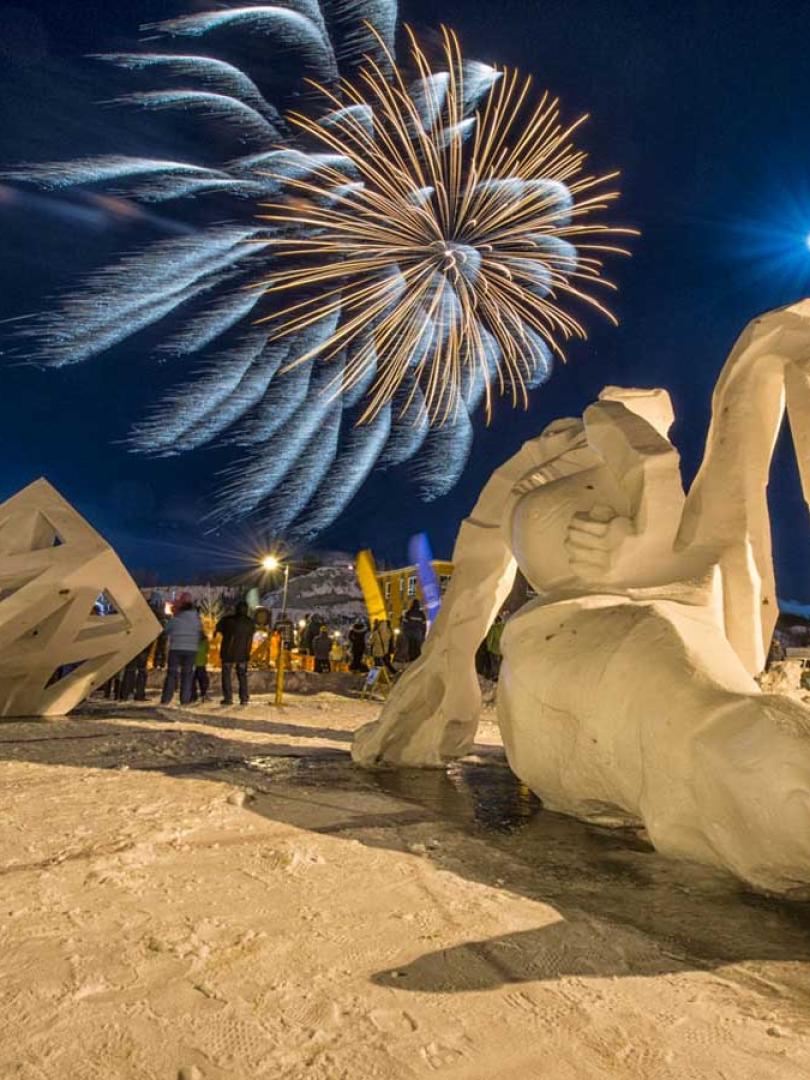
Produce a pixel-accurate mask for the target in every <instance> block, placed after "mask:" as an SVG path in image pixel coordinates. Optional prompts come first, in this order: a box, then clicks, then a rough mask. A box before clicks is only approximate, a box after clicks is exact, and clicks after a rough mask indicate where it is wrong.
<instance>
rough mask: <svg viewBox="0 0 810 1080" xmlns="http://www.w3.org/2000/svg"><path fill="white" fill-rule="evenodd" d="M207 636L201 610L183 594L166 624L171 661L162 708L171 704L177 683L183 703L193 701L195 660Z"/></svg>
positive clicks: (161, 698) (167, 670)
mask: <svg viewBox="0 0 810 1080" xmlns="http://www.w3.org/2000/svg"><path fill="white" fill-rule="evenodd" d="M204 636H205V635H204V632H203V627H202V620H201V619H200V613H199V611H197V609H196V608H195V607H194V605H193V604H192V602H191V596H190V594H189V593H182V595H181V596H180V599H179V600H178V601H177V607H176V608H175V612H174V615H172V617H171V619H169V621H168V622H167V623H166V637H167V638H168V639H169V659H168V665H167V669H166V680H165V682H164V683H163V693H162V694H161V696H160V701H161V704H162V705H168V704H169V702H170V701H171V700H172V698H173V697H174V691H175V689H176V688H177V684H178V683H179V684H180V704H181V705H188V703H189V702H190V701H191V686H192V682H193V681H194V660H195V657H196V656H197V649H198V647H199V644H200V638H202V637H204Z"/></svg>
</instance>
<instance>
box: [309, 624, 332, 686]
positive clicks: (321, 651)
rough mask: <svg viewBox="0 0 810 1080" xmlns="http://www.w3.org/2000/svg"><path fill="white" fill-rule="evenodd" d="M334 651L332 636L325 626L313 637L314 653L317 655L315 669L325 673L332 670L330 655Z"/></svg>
mask: <svg viewBox="0 0 810 1080" xmlns="http://www.w3.org/2000/svg"><path fill="white" fill-rule="evenodd" d="M331 652H332V638H331V637H330V636H329V631H328V630H327V629H326V627H325V626H322V627H321V629H320V632H319V633H318V634H316V635H315V637H314V638H313V639H312V654H313V656H314V657H315V670H316V671H318V672H320V673H321V674H324V673H325V672H327V671H330V670H331V668H330V666H329V657H330V654H331Z"/></svg>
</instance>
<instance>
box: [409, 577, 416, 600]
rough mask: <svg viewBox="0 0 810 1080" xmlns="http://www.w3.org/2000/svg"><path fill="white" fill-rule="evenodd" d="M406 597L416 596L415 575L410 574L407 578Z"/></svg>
mask: <svg viewBox="0 0 810 1080" xmlns="http://www.w3.org/2000/svg"><path fill="white" fill-rule="evenodd" d="M408 596H416V575H415V574H411V576H410V577H409V578H408Z"/></svg>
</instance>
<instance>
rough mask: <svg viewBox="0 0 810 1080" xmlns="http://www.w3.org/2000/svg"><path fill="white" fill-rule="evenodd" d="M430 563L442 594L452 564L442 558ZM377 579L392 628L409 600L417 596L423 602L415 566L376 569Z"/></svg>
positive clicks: (397, 623) (450, 575) (451, 570)
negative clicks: (397, 568) (396, 568)
mask: <svg viewBox="0 0 810 1080" xmlns="http://www.w3.org/2000/svg"><path fill="white" fill-rule="evenodd" d="M431 565H432V566H433V569H434V570H435V571H436V577H437V578H438V579H439V586H440V588H441V591H442V595H444V592H445V590H446V589H447V586H448V585H449V584H450V578H451V577H452V575H453V564H452V563H451V562H448V561H446V560H444V559H434V560H433V562H432V564H431ZM377 580H378V581H379V583H380V589H381V590H382V594H383V599H384V600H385V607H386V610H387V611H388V618H389V619H390V620H391V626H392V627H393V628H394V629H396V628H397V627H398V626H399V624H400V621H401V619H402V613H403V612H404V611H406V610H407V608H408V605H409V604H410V602H411V600H413V599H414V598H417V599H419V600H421V601H422V603H423V604H424V602H425V598H424V596H423V595H422V590H421V589H420V587H419V577H418V575H417V572H416V567H415V566H404V567H402V569H400V570H379V569H378V570H377Z"/></svg>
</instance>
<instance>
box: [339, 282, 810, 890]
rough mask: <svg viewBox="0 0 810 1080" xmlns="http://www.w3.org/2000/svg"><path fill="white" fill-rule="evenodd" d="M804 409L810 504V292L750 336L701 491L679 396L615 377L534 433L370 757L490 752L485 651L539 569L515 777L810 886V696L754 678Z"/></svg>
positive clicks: (762, 884) (734, 356) (559, 803)
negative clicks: (579, 410) (614, 382)
mask: <svg viewBox="0 0 810 1080" xmlns="http://www.w3.org/2000/svg"><path fill="white" fill-rule="evenodd" d="M785 409H787V413H788V416H789V419H790V429H791V434H792V437H793V442H794V446H795V448H796V455H797V458H798V463H799V471H800V474H801V479H802V484H803V487H804V492H805V497H806V498H807V499H808V500H809V501H810V300H804V301H802V302H800V303H797V304H793V305H791V306H790V307H787V308H783V309H781V310H778V311H772V312H769V313H768V314H766V315H763V316H761V317H760V318H758V319H755V320H754V321H753V322H752V323H751V324H750V325H749V326H748V327H747V328H746V330H745V331H744V332H743V334H742V335H741V336H740V338H739V339H738V341H737V343H736V345H735V346H734V349H733V350H732V352H731V354H730V356H729V357H728V360H727V361H726V364H725V366H724V368H723V370H722V372H721V374H720V377H719V379H718V382H717V385H716V387H715V391H714V397H713V400H712V418H711V425H710V427H709V433H708V437H707V440H706V448H705V453H704V457H703V462H702V464H701V467H700V470H699V471H698V474H697V476H696V477H695V479H694V481H693V483H692V485H691V488H690V489H689V491H688V493H687V492H685V491H684V489H683V484H682V479H681V473H680V462H679V458H678V452H677V450H676V449H675V447H674V445H673V444H672V442H671V441H670V439H669V435H668V432H669V428H670V426H671V424H672V421H673V411H672V405H671V402H670V399H669V395H668V394H667V392H666V391H665V390H634V389H619V388H617V387H608V388H607V389H605V390H603V391H602V393H601V394H600V396H599V400H598V401H596V402H594V403H593V404H592V405H590V406H589V407H588V408H587V409H585V412H584V414H583V416H582V418H581V419H579V418H571V419H564V420H558V421H556V422H554V423H552V424H550V425H549V426H548V427H547V428H546V429H545V430H544V431H543V432H542V434H541V435H539V436H538V437H537V438H535V439H531V440H529V442H527V443H526V444H525V445H524V446H523V448H522V449H521V450H520V451H519V452H518V453H517V454H516V455H515V456H514V457H512V458H511V459H510V460H509V461H507V462H505V463H504V464H503V465H502V466H501V467H500V468H498V469H496V471H495V472H494V473H493V475H492V477H491V479H490V480H489V481H488V483H487V484H486V485H485V486H484V488H483V490H482V491H481V495H480V497H479V499H478V502H477V503H476V505H475V507H474V509H473V511H472V513H471V514H470V516H469V517H468V518H467V520H466V521H465V522H463V524H462V526H461V529H460V531H459V534H458V539H457V541H456V547H455V551H454V553H453V563H454V566H455V570H454V573H453V579H452V581H451V583H450V586H449V588H448V590H447V593H446V595H445V597H444V600H443V603H442V609H441V611H440V613H439V615H438V617H437V619H436V622H435V624H434V625H433V628H432V630H431V632H430V634H429V636H428V639H427V642H426V645H425V648H424V650H423V652H422V655H421V657H420V658H419V659H418V660H416V661H415V662H414V663H413V664H411V665H410V666H409V668H408V670H407V671H406V672H405V673H404V674H403V675H402V676H401V677H400V679H399V680H398V681H397V683H396V685H395V686H394V688H393V690H392V692H391V694H390V695H389V696H388V699H387V701H386V703H385V705H384V706H383V709H382V714H381V716H380V719H379V720H378V721H376V722H375V723H373V724H370V725H367V726H366V727H364V728H361V729H360V730H359V731H358V732H357V734H356V736H355V740H354V745H353V748H352V754H353V757H354V759H355V761H357V762H359V763H361V764H365V765H376V764H383V763H388V764H393V765H405V766H434V767H435V766H441V765H442V764H444V763H445V762H447V761H449V760H452V759H453V758H458V757H461V756H462V755H464V754H466V753H468V752H469V751H470V749H471V747H472V743H473V739H474V736H475V732H476V728H477V725H478V719H479V714H480V705H481V693H480V689H479V685H478V680H477V678H476V674H475V663H474V661H475V652H476V649H477V648H478V646H479V644H480V643H481V641H482V640H483V639H484V638H485V637H486V634H487V631H488V628H489V627H490V625H491V624H492V621H493V620H494V618H495V616H496V614H497V612H498V611H499V610H500V608H501V606H502V604H503V603H504V602H505V600H506V598H507V596H508V595H509V592H510V590H511V588H512V584H513V582H514V579H515V574H516V570H517V568H518V567H519V568H520V570H521V571H522V573H523V575H524V576H525V577H526V579H527V580H528V582H529V584H530V585H531V586H532V588H533V589H534V591H535V593H536V599H534V600H532V601H530V602H529V603H528V604H527V605H526V606H525V607H523V608H522V609H521V610H520V611H518V612H517V613H516V614H514V615H513V616H512V617H511V618H510V619H509V620H508V622H507V624H506V628H505V630H504V633H503V637H502V639H501V651H502V664H501V669H500V679H499V683H498V689H497V705H498V722H499V725H500V728H501V734H502V736H503V742H504V748H505V751H506V755H507V758H508V761H509V764H510V766H511V767H512V769H513V771H514V772H515V773H516V774H517V775H518V776H519V777H520V778H521V779H522V780H523V781H524V782H525V783H526V785H527V786H528V787H529V788H531V789H532V790H533V791H534V792H536V793H537V795H539V796H540V798H541V799H542V800H543V803H544V805H545V806H546V807H547V808H548V809H550V810H554V811H558V812H561V813H565V814H571V815H573V816H576V817H579V818H582V819H584V820H587V821H593V822H600V823H603V824H619V823H637V824H643V825H644V827H645V828H646V831H647V833H648V835H649V837H650V839H651V841H652V843H653V844H654V845H655V847H656V848H657V849H658V850H659V851H661V852H664V853H665V854H667V855H672V856H676V857H680V858H686V859H692V860H695V861H698V862H703V863H708V864H711V865H713V866H716V867H721V868H723V869H725V870H727V871H730V872H731V873H733V874H735V875H737V876H738V877H739V878H741V879H742V880H744V881H746V882H748V883H749V884H750V885H752V886H754V887H755V888H758V889H762V890H765V891H769V892H775V893H783V894H787V895H793V896H795V897H803V898H810V710H808V709H806V708H804V707H803V706H802V705H800V704H799V703H798V702H795V701H793V700H791V699H790V698H788V697H786V696H782V695H780V694H767V693H762V692H760V689H759V687H758V686H757V683H756V681H755V679H754V676H755V675H756V674H757V673H758V672H759V671H761V670H762V667H763V664H764V661H765V656H766V653H767V650H768V645H769V642H770V640H771V634H772V632H773V628H774V624H775V622H776V617H777V614H778V611H777V602H776V592H775V586H774V577H773V566H772V558H771V535H770V522H769V517H768V501H767V485H768V475H769V469H770V464H771V458H772V455H773V449H774V445H775V443H776V438H777V435H778V433H779V430H780V427H781V424H782V420H783V416H784V413H785ZM804 524H805V526H806V523H804ZM795 525H796V527H798V526H799V525H800V523H799V522H796V523H795Z"/></svg>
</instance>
